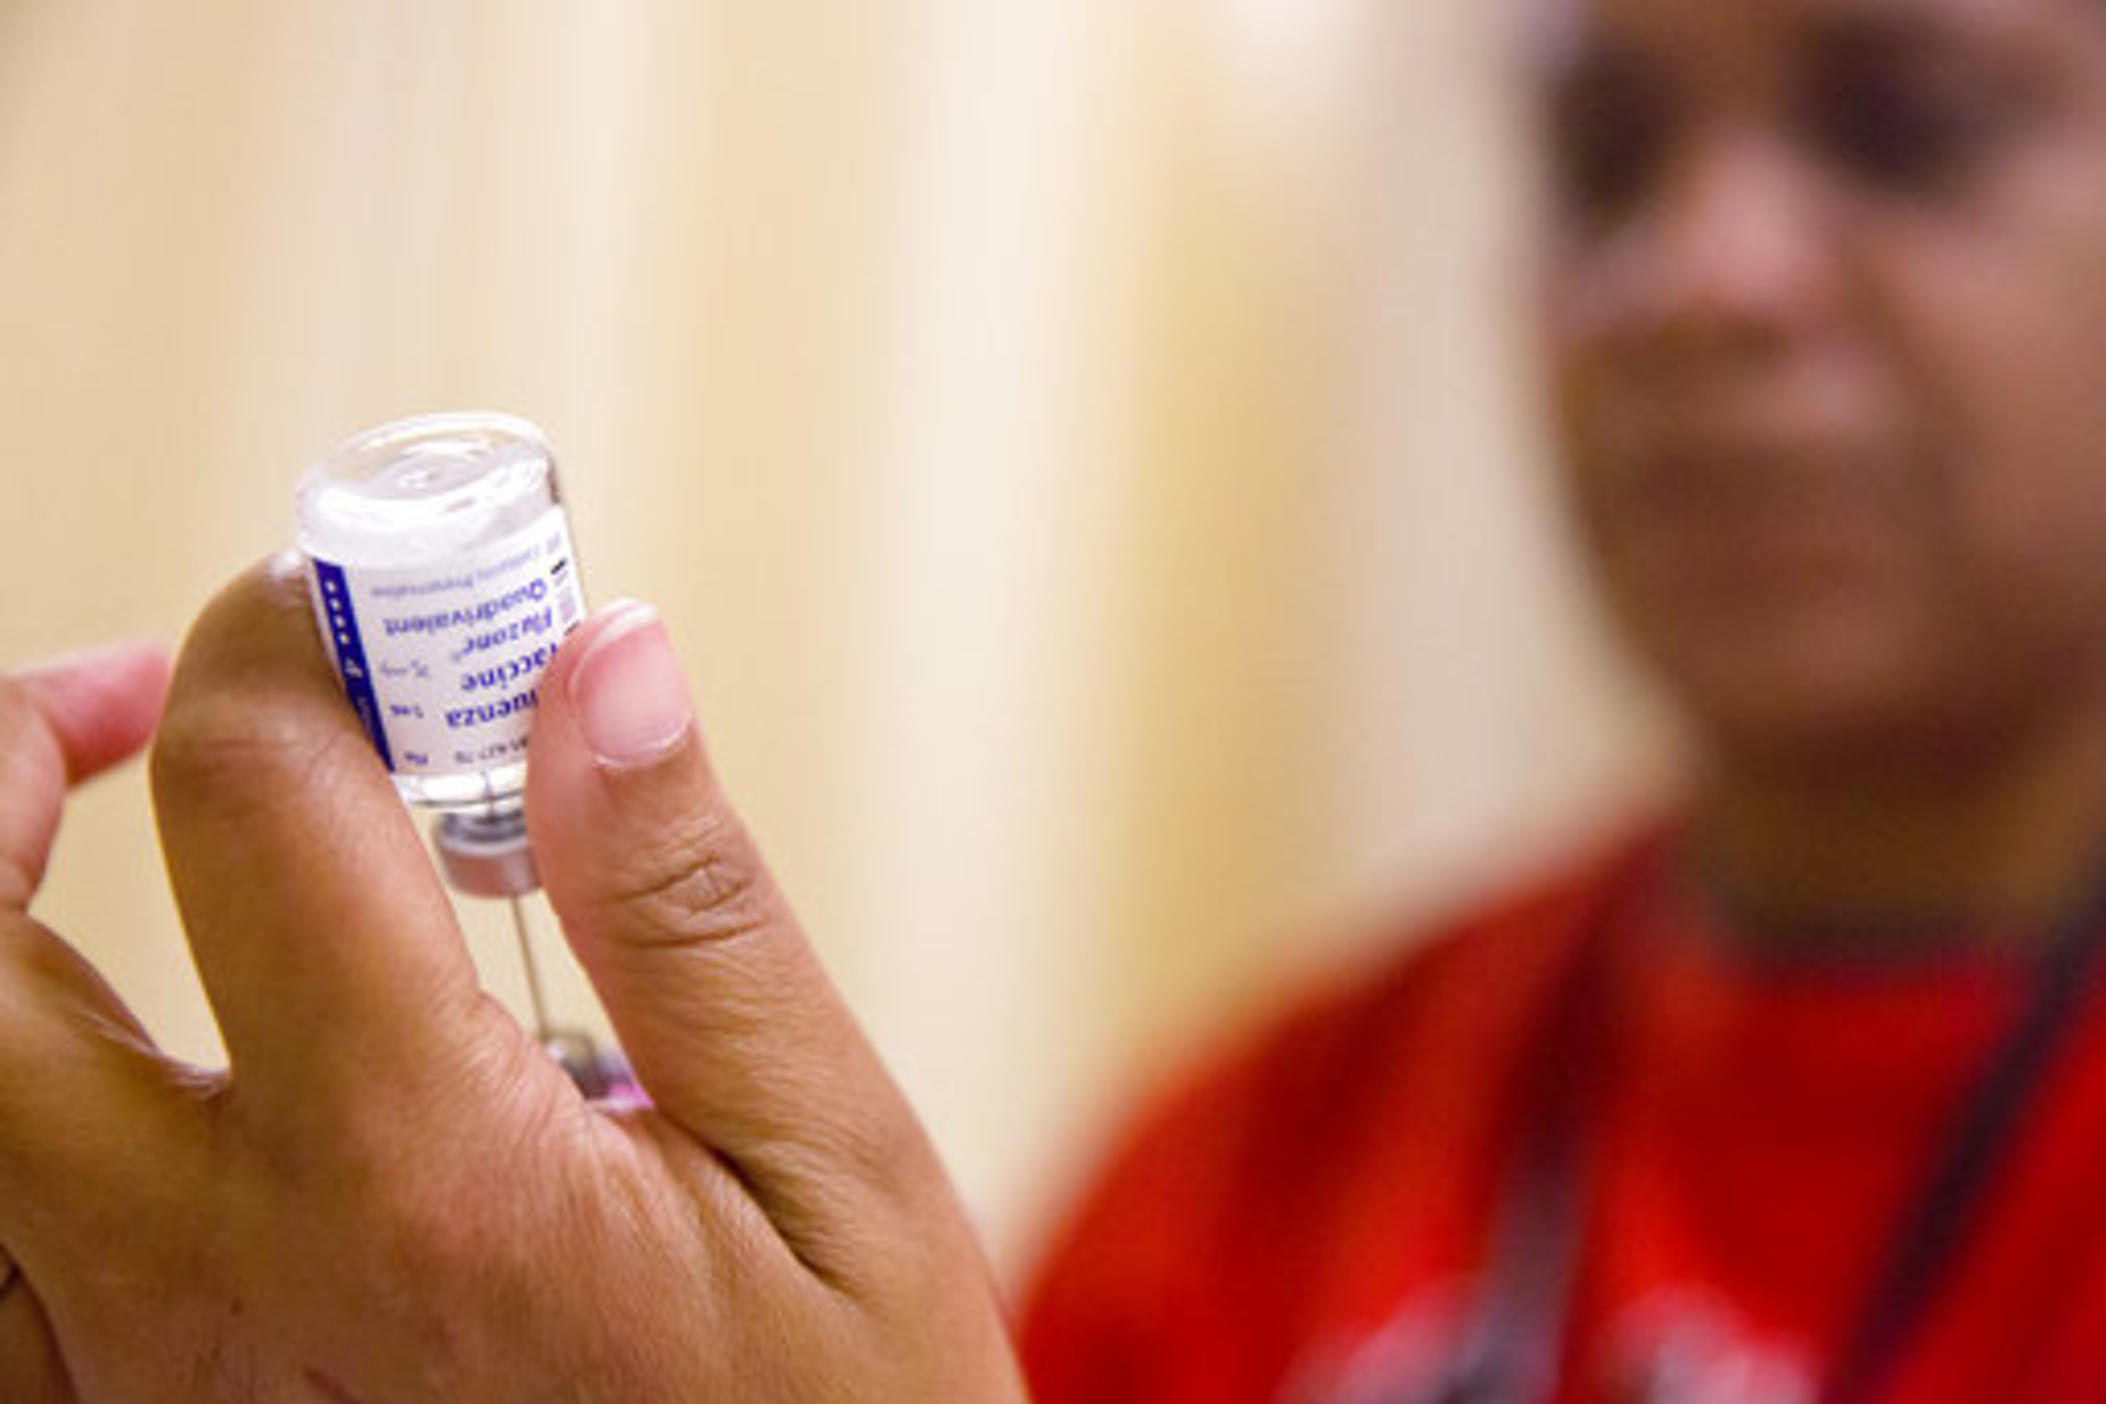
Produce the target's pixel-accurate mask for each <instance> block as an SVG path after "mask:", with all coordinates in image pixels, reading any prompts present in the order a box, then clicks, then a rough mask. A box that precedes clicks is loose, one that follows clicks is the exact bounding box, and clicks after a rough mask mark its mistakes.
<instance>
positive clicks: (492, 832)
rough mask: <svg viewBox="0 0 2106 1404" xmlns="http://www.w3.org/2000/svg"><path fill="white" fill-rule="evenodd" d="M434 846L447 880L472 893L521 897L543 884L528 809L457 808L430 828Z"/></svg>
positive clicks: (460, 889) (469, 893) (475, 894)
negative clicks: (530, 836)
mask: <svg viewBox="0 0 2106 1404" xmlns="http://www.w3.org/2000/svg"><path fill="white" fill-rule="evenodd" d="M432 847H433V849H435V850H436V851H437V852H438V855H439V871H440V872H441V873H443V874H445V877H446V882H447V885H448V886H450V887H452V888H453V890H454V891H456V892H461V893H465V894H467V895H468V896H470V897H523V896H525V895H526V894H527V893H529V892H533V891H535V890H537V889H538V888H539V887H540V886H541V875H540V873H538V872H536V871H535V869H534V851H533V849H531V848H529V847H528V846H527V830H526V813H525V811H523V810H519V809H508V810H501V811H499V812H497V813H495V814H478V813H464V812H460V811H453V812H450V813H446V814H442V815H440V816H439V822H438V823H437V824H435V825H433V827H432Z"/></svg>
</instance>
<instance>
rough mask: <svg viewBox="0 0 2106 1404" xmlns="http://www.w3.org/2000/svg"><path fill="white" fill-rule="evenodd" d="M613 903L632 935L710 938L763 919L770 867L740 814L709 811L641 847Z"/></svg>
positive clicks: (680, 940) (747, 930)
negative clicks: (708, 814) (731, 815)
mask: <svg viewBox="0 0 2106 1404" xmlns="http://www.w3.org/2000/svg"><path fill="white" fill-rule="evenodd" d="M609 905H610V906H611V907H612V909H613V910H614V911H615V912H616V913H617V914H618V915H619V917H620V918H621V919H622V922H623V925H624V926H625V927H627V928H628V929H629V931H630V933H631V937H632V940H633V941H636V942H640V943H643V944H650V945H706V944H716V943H719V942H724V941H733V940H737V939H738V938H739V937H742V936H746V935H750V934H752V933H753V932H754V931H757V930H759V929H760V928H761V927H763V926H765V925H766V924H767V922H768V919H769V915H770V912H771V909H772V906H773V895H772V887H771V884H770V882H769V879H768V875H767V871H766V868H765V867H764V865H763V864H762V863H761V861H760V857H759V855H758V854H757V853H756V852H755V851H754V849H753V845H752V843H751V841H750V840H749V839H748V838H747V837H746V835H745V834H744V832H743V831H742V830H741V829H740V828H739V825H738V823H737V821H736V820H732V819H729V818H726V817H723V816H711V817H707V818H701V819H698V820H696V821H694V822H693V823H691V824H687V825H683V826H681V827H680V828H678V829H677V830H674V831H672V832H669V833H667V834H666V835H665V836H664V837H662V838H661V839H659V840H658V841H657V842H655V843H653V844H652V845H650V846H649V847H647V848H646V849H645V850H643V851H642V852H641V853H640V854H639V855H638V858H637V862H636V865H635V868H634V870H633V873H632V875H631V876H630V878H629V880H628V881H627V882H626V883H623V884H620V885H617V886H616V888H615V890H614V891H613V893H612V894H611V896H610V898H609Z"/></svg>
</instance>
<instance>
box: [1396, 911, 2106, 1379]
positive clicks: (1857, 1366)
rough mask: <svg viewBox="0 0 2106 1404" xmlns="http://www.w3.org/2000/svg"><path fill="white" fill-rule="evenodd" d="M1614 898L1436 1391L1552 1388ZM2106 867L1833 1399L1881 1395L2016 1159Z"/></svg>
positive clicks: (2076, 983)
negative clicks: (1469, 1314) (1478, 1288)
mask: <svg viewBox="0 0 2106 1404" xmlns="http://www.w3.org/2000/svg"><path fill="white" fill-rule="evenodd" d="M1615 905H1616V904H1615V903H1613V902H1612V903H1607V904H1604V909H1603V910H1601V911H1599V912H1597V913H1595V915H1594V917H1593V919H1592V921H1591V922H1590V925H1591V927H1592V928H1593V929H1592V930H1590V931H1589V932H1588V933H1587V934H1586V936H1584V937H1583V938H1582V939H1581V940H1579V941H1578V942H1577V943H1576V945H1575V949H1574V952H1573V967H1572V969H1570V970H1569V971H1568V972H1567V974H1566V976H1565V978H1564V984H1565V987H1566V988H1565V989H1564V990H1563V991H1561V993H1560V996H1559V998H1558V999H1557V1000H1556V1002H1555V1008H1554V1010H1553V1013H1552V1018H1551V1022H1550V1025H1549V1028H1548V1030H1547V1031H1546V1032H1547V1036H1546V1037H1545V1038H1544V1040H1543V1041H1542V1045H1541V1052H1540V1053H1539V1055H1538V1060H1537V1061H1538V1067H1537V1070H1536V1084H1537V1085H1536V1095H1535V1104H1536V1109H1535V1111H1534V1113H1533V1114H1532V1116H1531V1118H1530V1124H1529V1129H1528V1132H1527V1134H1526V1135H1525V1136H1524V1142H1523V1146H1522V1152H1521V1155H1520V1158H1519V1162H1518V1164H1517V1166H1516V1172H1515V1174H1514V1176H1513V1177H1512V1181H1511V1183H1510V1185H1509V1187H1508V1190H1507V1192H1506V1193H1505V1195H1504V1196H1503V1198H1502V1206H1503V1207H1502V1208H1501V1210H1500V1212H1499V1216H1498V1219H1497V1221H1496V1222H1495V1226H1494V1238H1493V1243H1492V1248H1491V1255H1490V1256H1491V1261H1490V1264H1489V1272H1488V1273H1487V1278H1488V1281H1487V1285H1486V1290H1485V1293H1484V1295H1483V1297H1482V1298H1481V1304H1480V1307H1479V1309H1478V1311H1477V1312H1476V1313H1475V1317H1474V1321H1473V1324H1472V1327H1471V1329H1470V1330H1469V1332H1468V1333H1467V1334H1466V1336H1465V1337H1464V1339H1463V1342H1462V1349H1461V1352H1460V1355H1459V1358H1458V1359H1456V1360H1455V1361H1454V1362H1453V1364H1452V1365H1451V1367H1450V1368H1449V1370H1448V1371H1447V1372H1446V1376H1445V1379H1444V1380H1443V1382H1442V1384H1441V1385H1440V1386H1439V1387H1438V1388H1437V1390H1436V1392H1435V1395H1434V1397H1435V1398H1437V1399H1439V1400H1442V1401H1470V1404H1480V1402H1482V1404H1491V1402H1492V1401H1498V1402H1499V1404H1519V1401H1525V1400H1530V1399H1540V1398H1544V1397H1547V1396H1548V1394H1549V1393H1550V1392H1551V1391H1552V1389H1553V1388H1554V1383H1555V1378H1556V1373H1557V1361H1558V1357H1559V1354H1560V1353H1561V1346H1562V1341H1563V1336H1564V1330H1565V1325H1566V1322H1565V1315H1566V1309H1567V1306H1568V1305H1569V1298H1570V1296H1571V1294H1572V1291H1573V1288H1574V1286H1575V1283H1576V1279H1577V1276H1578V1265H1579V1256H1580V1240H1581V1233H1582V1225H1583V1220H1584V1215H1585V1207H1586V1200H1587V1198H1588V1196H1587V1195H1586V1193H1585V1179H1586V1176H1585V1173H1584V1168H1583V1166H1582V1164H1581V1160H1582V1156H1581V1141H1582V1140H1583V1131H1584V1127H1585V1124H1586V1121H1587V1108H1586V1107H1585V1105H1584V1104H1585V1101H1586V1092H1587V1090H1588V1083H1589V1081H1590V1080H1591V1077H1592V1075H1593V1074H1595V1073H1596V1072H1597V1071H1598V1069H1599V1065H1600V1063H1601V1061H1602V1056H1601V1055H1602V1052H1603V1049H1602V1043H1603V1035H1604V1033H1605V1030H1604V1028H1603V1026H1602V1019H1603V1017H1604V1014H1605V1007H1606V989H1605V986H1606V983H1607V981H1606V968H1607V966H1608V965H1609V963H1610V962H1609V959H1608V956H1609V948H1610V945H1611V943H1610V941H1609V940H1608V939H1607V937H1608V936H1609V934H1610V927H1611V926H1612V917H1613V916H1614V908H1615ZM2102 928H2106V873H2102V874H2101V875H2100V876H2099V877H2098V878H2096V879H2094V880H2093V882H2092V884H2091V887H2090V889H2089V890H2088V891H2087V892H2086V893H2085V894H2084V897H2083V899H2082V900H2081V901H2079V902H2078V903H2076V904H2075V905H2073V906H2072V907H2071V908H2069V909H2068V910H2067V911H2066V912H2065V913H2064V914H2063V916H2062V917H2061V918H2060V919H2059V920H2058V921H2057V923H2056V924H2055V926H2054V927H2053V929H2052V933H2051V936H2050V939H2049V942H2048V946H2047V950H2046V952H2045V955H2044V956H2043V958H2042V960H2041V962H2040V964H2039V966H2038V968H2037V970H2036V971H2035V973H2034V976H2033V979H2032V988H2031V992H2030V994H2029V995H2028V997H2027V1001H2026V1004H2025V1006H2024V1008H2023V1009H2022V1010H2021V1011H2020V1013H2019V1016H2018V1018H2017V1019H2016V1021H2015V1022H2014V1023H2013V1024H2012V1025H2011V1027H2010V1030H2009V1031H2008V1032H2007V1033H2006V1034H2005V1036H2004V1038H2003V1040H2002V1041H2001V1042H2000V1043H1999V1044H1998V1045H1997V1047H1996V1050H1995V1052H1994V1053H1993V1055H1992V1056H1991V1057H1990V1059H1989V1061H1988V1062H1987V1063H1986V1064H1985V1065H1984V1067H1983V1070H1982V1074H1981V1076H1980V1077H1979V1079H1978V1080H1977V1081H1976V1082H1975V1084H1974V1086H1973V1087H1972V1089H1971V1090H1970V1091H1969V1093H1968V1095H1967V1096H1966V1098H1965V1099H1964V1100H1963V1101H1962V1102H1961V1104H1960V1106H1959V1109H1958V1114H1957V1115H1956V1116H1955V1118H1954V1120H1953V1122H1952V1125H1951V1129H1950V1130H1949V1131H1948V1132H1947V1134H1946V1136H1945V1138H1944V1141H1943V1143H1942V1146H1941V1148H1940V1150H1939V1152H1938V1153H1937V1155H1936V1156H1935V1157H1934V1158H1933V1159H1932V1161H1931V1167H1930V1173H1929V1174H1928V1175H1927V1176H1925V1178H1924V1180H1923V1181H1922V1183H1921V1187H1920V1189H1919V1190H1918V1192H1917V1194H1916V1196H1915V1198H1914V1199H1913V1200H1912V1201H1911V1202H1910V1204H1909V1208H1908V1211H1907V1212H1906V1213H1905V1214H1904V1215H1902V1216H1901V1217H1899V1218H1898V1219H1897V1220H1896V1224H1897V1228H1896V1230H1895V1233H1894V1235H1893V1236H1892V1237H1891V1238H1890V1240H1889V1247H1888V1249H1887V1254H1886V1260H1885V1262H1884V1263H1883V1264H1882V1267H1881V1270H1880V1273H1879V1275H1878V1276H1877V1277H1876V1278H1875V1279H1874V1285H1873V1289H1872V1292H1871V1294H1870V1296H1868V1297H1867V1299H1866V1305H1865V1308H1864V1310H1863V1312H1862V1314H1861V1315H1860V1316H1859V1318H1858V1320H1857V1322H1856V1323H1855V1325H1854V1327H1853V1329H1852V1330H1851V1333H1850V1335H1849V1336H1848V1337H1847V1338H1846V1340H1845V1342H1844V1346H1843V1349H1842V1351H1841V1352H1840V1354H1839V1355H1838V1356H1837V1357H1836V1363H1835V1367H1834V1369H1833V1370H1832V1371H1831V1372H1830V1374H1829V1377H1828V1381H1827V1384H1826V1386H1825V1387H1824V1388H1823V1389H1822V1390H1821V1391H1820V1393H1819V1396H1818V1397H1819V1399H1820V1400H1821V1401H1822V1404H1869V1401H1871V1400H1873V1399H1875V1398H1877V1396H1878V1394H1879V1391H1880V1390H1881V1389H1882V1388H1883V1387H1884V1386H1885V1385H1886V1384H1887V1383H1888V1382H1889V1379H1890V1377H1891V1376H1892V1374H1893V1371H1894V1369H1895V1367H1896V1366H1897V1365H1898V1364H1899V1362H1900V1360H1901V1358H1902V1354H1903V1351H1904V1349H1905V1348H1906V1347H1907V1345H1908V1343H1909V1340H1910V1338H1911V1336H1912V1335H1913V1334H1914V1332H1915V1330H1916V1329H1917V1327H1918V1326H1919V1325H1920V1323H1921V1321H1922V1319H1923V1317H1924V1315H1925V1314H1926V1312H1928V1310H1929V1309H1930V1307H1931V1305H1932V1304H1933V1303H1934V1302H1935V1300H1936V1298H1937V1295H1938V1292H1939V1290H1940V1289H1941V1288H1942V1287H1943V1286H1944V1285H1945V1283H1946V1280H1947V1278H1948V1277H1949V1276H1950V1273H1951V1270H1952V1267H1953V1264H1954V1262H1955V1261H1956V1260H1957V1259H1958V1257H1959V1256H1960V1254H1961V1252H1962V1251H1963V1250H1964V1249H1965V1248H1966V1247H1967V1245H1968V1242H1969V1239H1970V1236H1971V1235H1972V1234H1973V1232H1974V1231H1975V1230H1976V1228H1977V1227H1978V1225H1979V1223H1980V1219H1981V1214H1982V1211H1983V1209H1984V1208H1985V1207H1986V1204H1987V1201H1988V1197H1989V1191H1990V1189H1991V1188H1992V1187H1993V1185H1994V1182H1995V1180H1996V1178H1997V1176H1998V1174H1999V1173H2000V1172H2002V1171H2003V1170H2004V1168H2005V1167H2006V1166H2007V1165H2008V1164H2009V1162H2010V1160H2011V1158H2012V1152H2013V1149H2014V1145H2015V1142H2016V1140H2017V1129H2018V1122H2019V1119H2020V1117H2021V1115H2022V1114H2023V1113H2024V1112H2025V1111H2026V1110H2027V1108H2028V1107H2029V1106H2030V1105H2031V1103H2032V1101H2033V1099H2034V1098H2035V1096H2036V1095H2037V1094H2038V1093H2039V1091H2040V1089H2041V1087H2042V1085H2043V1084H2044V1083H2046V1082H2047V1081H2048V1077H2049V1074H2050V1073H2051V1072H2052V1071H2053V1070H2054V1067H2055V1065H2056V1061H2057V1057H2058V1055H2059V1054H2060V1053H2061V1051H2062V1050H2063V1048H2064V1046H2065V1045H2066V1044H2067V1043H2068V1041H2069V1037H2070V1035H2071V1033H2072V1032H2073V1031H2074V1029H2075V1028H2076V1026H2077V1023H2078V1015H2079V1013H2080V1012H2081V1011H2082V1009H2083V1007H2084V1004H2085V1001H2086V999H2087V997H2088V996H2089V995H2090V993H2091V992H2092V989H2093V987H2094V985H2095V984H2096V983H2097V981H2098V978H2099V972H2100V967H2101V960H2100V955H2101V952H2102V950H2106V939H2101V937H2102Z"/></svg>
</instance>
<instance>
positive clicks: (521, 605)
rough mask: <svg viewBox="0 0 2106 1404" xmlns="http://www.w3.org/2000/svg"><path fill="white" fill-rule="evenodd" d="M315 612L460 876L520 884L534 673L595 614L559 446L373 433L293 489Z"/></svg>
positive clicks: (488, 430) (487, 430) (529, 430)
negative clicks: (434, 819) (583, 581)
mask: <svg viewBox="0 0 2106 1404" xmlns="http://www.w3.org/2000/svg"><path fill="white" fill-rule="evenodd" d="M296 513H297V518H298V527H297V530H298V540H299V546H300V550H301V552H302V554H303V555H304V556H305V557H306V560H307V566H308V574H309V584H310V586H311V588H312V593H313V596H314V605H315V619H316V622H317V624H318V625H319V626H320V628H321V631H322V637H323V639H324V642H325V643H326V645H327V648H328V652H329V656H330V658H331V659H332V660H333V661H334V663H335V664H336V671H337V676H338V678H339V679H341V681H342V683H343V686H344V693H345V696H346V697H347V698H349V700H350V703H351V706H352V709H353V710H354V711H355V712H356V713H357V715H358V719H359V722H360V724H361V725H362V726H363V727H364V728H365V732H366V735H367V737H368V738H369V739H370V740H371V741H372V743H373V747H374V749H375V750H376V751H378V752H379V754H380V757H381V759H382V761H384V762H385V763H386V765H387V768H388V770H389V772H390V773H391V774H392V775H393V776H394V780H395V785H396V788H398V789H399V790H400V791H401V792H402V795H403V798H404V799H406V800H408V801H409V802H410V803H411V804H414V805H418V806H422V807H426V808H431V809H436V810H439V811H441V813H440V818H439V821H438V824H437V826H436V828H435V831H434V844H435V846H436V847H437V849H438V851H439V858H440V866H441V868H442V870H443V871H444V872H445V873H446V876H447V878H448V879H449V881H451V882H452V883H453V885H454V886H455V887H456V888H458V889H460V890H462V891H466V892H471V893H475V894H477V895H485V896H517V895H519V894H520V893H522V892H529V891H532V890H533V889H534V888H535V887H536V886H538V882H537V880H536V878H535V876H534V872H533V863H532V858H531V856H530V855H529V853H528V850H527V846H526V823H525V811H524V806H523V794H524V791H525V786H526V749H527V737H528V734H529V732H530V730H531V728H532V724H533V717H534V711H535V708H536V706H537V705H538V703H539V701H540V695H539V688H540V683H541V674H542V672H543V670H544V669H545V668H546V667H547V666H548V663H549V660H550V659H551V658H553V657H554V656H555V652H556V646H557V645H558V644H559V643H561V642H562V640H563V638H564V636H565V635H566V634H568V633H569V632H570V631H571V630H572V629H574V628H576V627H577V625H578V624H579V622H580V621H581V620H582V619H583V618H584V615H585V600H584V594H583V591H582V589H581V588H580V585H579V581H578V569H577V562H576V560H575V558H574V557H573V555H572V552H571V543H570V528H569V525H568V522H567V521H566V520H565V517H564V512H563V502H562V495H561V493H560V491H559V489H558V486H557V480H556V462H555V456H554V454H552V453H551V452H550V450H549V446H548V441H547V440H546V439H544V438H543V437H542V435H541V432H540V431H539V430H538V429H536V428H535V427H534V426H533V425H532V424H529V423H527V422H526V421H525V420H523V419H516V418H513V417H512V416H510V415H501V414H483V413H464V414H435V415H424V416H420V417H417V418H414V419H404V420H399V421H397V422H395V423H392V424H384V425H382V426H380V427H379V428H376V429H369V430H367V431H366V432H364V433H362V434H359V435H357V436H355V437H353V438H352V439H350V440H348V441H346V442H345V443H343V444H342V445H340V446H339V447H337V448H336V449H335V450H333V451H332V452H330V453H329V454H328V455H326V456H325V457H323V458H322V459H321V460H320V461H318V462H317V463H315V464H314V465H313V466H312V467H311V468H309V469H308V470H307V472H306V474H305V476H303V477H302V479H301V480H300V485H299V488H298V492H297V495H296Z"/></svg>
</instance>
